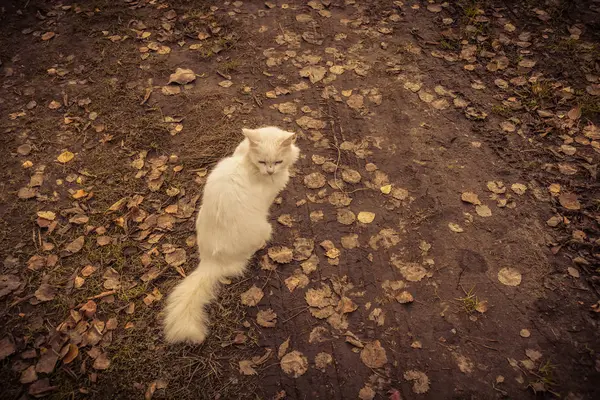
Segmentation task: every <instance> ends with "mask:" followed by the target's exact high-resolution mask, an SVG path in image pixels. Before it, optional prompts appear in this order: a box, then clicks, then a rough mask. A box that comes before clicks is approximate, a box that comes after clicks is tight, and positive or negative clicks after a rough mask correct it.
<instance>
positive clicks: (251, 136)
mask: <svg viewBox="0 0 600 400" xmlns="http://www.w3.org/2000/svg"><path fill="white" fill-rule="evenodd" d="M242 133H243V134H244V136H246V138H247V139H248V141H249V142H250V146H252V147H256V146H258V143H259V142H260V135H259V132H258V131H257V130H256V129H246V128H242Z"/></svg>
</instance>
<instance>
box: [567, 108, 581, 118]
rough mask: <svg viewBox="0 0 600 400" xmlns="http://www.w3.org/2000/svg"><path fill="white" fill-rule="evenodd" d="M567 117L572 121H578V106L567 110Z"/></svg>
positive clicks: (579, 109) (579, 111)
mask: <svg viewBox="0 0 600 400" xmlns="http://www.w3.org/2000/svg"><path fill="white" fill-rule="evenodd" d="M567 116H568V117H569V118H570V119H572V120H574V121H575V120H578V119H579V118H581V107H580V106H575V107H573V108H572V109H570V110H569V112H568V113H567Z"/></svg>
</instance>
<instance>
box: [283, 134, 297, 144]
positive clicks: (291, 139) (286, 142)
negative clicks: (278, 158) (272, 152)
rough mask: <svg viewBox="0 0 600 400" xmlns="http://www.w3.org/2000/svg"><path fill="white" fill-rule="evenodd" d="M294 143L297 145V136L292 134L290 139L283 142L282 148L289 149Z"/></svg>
mask: <svg viewBox="0 0 600 400" xmlns="http://www.w3.org/2000/svg"><path fill="white" fill-rule="evenodd" d="M294 143H296V134H295V133H292V135H291V136H290V137H288V138H287V139H285V140H284V141H283V142H281V147H289V146H291V145H292V144H294Z"/></svg>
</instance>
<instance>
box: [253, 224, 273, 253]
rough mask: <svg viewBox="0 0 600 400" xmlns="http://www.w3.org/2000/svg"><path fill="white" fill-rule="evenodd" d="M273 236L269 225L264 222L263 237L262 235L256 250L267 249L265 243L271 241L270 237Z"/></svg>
mask: <svg viewBox="0 0 600 400" xmlns="http://www.w3.org/2000/svg"><path fill="white" fill-rule="evenodd" d="M272 234H273V227H272V226H271V224H270V223H268V222H266V221H265V225H264V226H263V235H262V238H263V239H262V241H261V244H260V246H259V247H258V249H257V251H258V250H262V249H264V248H265V247H267V243H268V242H269V241H270V240H271V235H272Z"/></svg>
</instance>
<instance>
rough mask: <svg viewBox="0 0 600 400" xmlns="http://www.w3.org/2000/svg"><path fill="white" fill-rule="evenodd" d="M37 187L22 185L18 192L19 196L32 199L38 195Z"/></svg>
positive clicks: (23, 198)
mask: <svg viewBox="0 0 600 400" xmlns="http://www.w3.org/2000/svg"><path fill="white" fill-rule="evenodd" d="M37 192H38V191H37V189H34V188H30V187H22V188H21V189H19V191H18V192H17V196H18V197H19V198H20V199H22V200H27V199H32V198H34V197H35V196H36V195H37Z"/></svg>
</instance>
